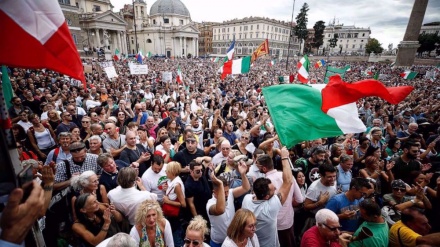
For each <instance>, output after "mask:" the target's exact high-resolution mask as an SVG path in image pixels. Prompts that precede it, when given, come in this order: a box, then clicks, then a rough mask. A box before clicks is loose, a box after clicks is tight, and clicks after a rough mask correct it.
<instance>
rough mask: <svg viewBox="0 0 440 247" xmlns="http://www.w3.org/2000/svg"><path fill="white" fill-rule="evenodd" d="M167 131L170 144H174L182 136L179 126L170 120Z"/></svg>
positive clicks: (173, 120)
mask: <svg viewBox="0 0 440 247" xmlns="http://www.w3.org/2000/svg"><path fill="white" fill-rule="evenodd" d="M167 131H168V136H169V137H170V139H171V142H172V143H173V144H174V143H176V142H177V141H178V140H179V137H180V135H181V134H182V133H181V132H180V129H179V126H178V125H177V122H176V120H175V119H171V120H170V121H169V122H168V124H167Z"/></svg>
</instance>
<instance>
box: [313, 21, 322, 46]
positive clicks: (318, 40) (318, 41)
mask: <svg viewBox="0 0 440 247" xmlns="http://www.w3.org/2000/svg"><path fill="white" fill-rule="evenodd" d="M313 29H314V30H315V40H314V43H313V47H315V48H319V47H320V46H321V45H322V44H324V29H325V22H324V21H317V22H316V23H315V25H314V26H313Z"/></svg>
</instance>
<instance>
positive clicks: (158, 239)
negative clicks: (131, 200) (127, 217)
mask: <svg viewBox="0 0 440 247" xmlns="http://www.w3.org/2000/svg"><path fill="white" fill-rule="evenodd" d="M135 221H136V224H135V225H134V226H133V228H131V231H130V236H131V237H132V238H133V239H134V240H135V241H136V242H137V243H138V244H139V246H141V247H144V246H155V247H173V246H174V240H173V232H172V230H171V225H170V222H169V221H168V220H167V219H165V218H164V217H163V213H162V208H161V207H160V205H159V203H158V202H157V201H152V200H145V201H143V202H142V203H141V204H140V205H139V206H138V208H137V211H136V217H135Z"/></svg>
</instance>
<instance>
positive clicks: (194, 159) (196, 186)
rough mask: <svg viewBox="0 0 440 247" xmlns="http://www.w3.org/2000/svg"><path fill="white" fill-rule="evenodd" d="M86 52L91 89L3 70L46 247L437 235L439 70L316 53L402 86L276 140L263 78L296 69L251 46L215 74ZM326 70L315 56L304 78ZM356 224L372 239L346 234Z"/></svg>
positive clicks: (51, 75)
mask: <svg viewBox="0 0 440 247" xmlns="http://www.w3.org/2000/svg"><path fill="white" fill-rule="evenodd" d="M83 62H84V64H89V65H92V66H93V71H92V73H86V85H87V90H86V89H85V88H83V85H82V83H81V82H78V81H76V80H72V79H70V78H68V77H65V76H62V75H60V74H58V73H56V72H53V71H49V70H27V69H20V68H9V69H10V75H9V76H10V78H11V84H12V87H13V90H14V94H15V95H14V97H13V98H12V101H11V103H12V107H11V108H10V109H9V110H8V112H9V117H10V118H11V120H12V123H13V126H12V130H13V134H14V137H15V140H16V145H17V149H18V152H19V158H20V161H22V162H31V163H32V164H33V165H34V167H35V173H36V180H38V182H39V183H41V184H42V186H43V188H44V191H45V192H46V191H52V190H53V192H52V198H50V195H49V197H47V196H46V201H49V200H50V199H51V203H50V204H49V203H48V205H46V207H49V208H48V210H47V211H46V213H45V214H42V215H39V216H43V215H44V217H43V218H40V220H39V222H40V226H41V228H42V229H43V235H44V238H45V241H46V244H47V246H67V244H71V245H76V246H115V245H111V243H109V242H111V241H121V239H124V241H125V240H126V239H128V240H127V242H130V241H134V242H133V243H132V244H134V245H135V246H179V247H180V246H202V245H204V246H213V247H215V246H226V247H228V246H253V247H256V246H308V247H311V246H362V245H365V246H416V245H421V244H427V245H431V246H438V245H440V241H439V239H440V233H439V232H440V214H439V212H438V210H437V211H436V210H435V209H436V208H439V206H440V199H439V197H438V196H437V195H438V193H439V191H440V178H439V174H440V154H439V153H438V152H439V151H440V141H439V139H440V137H439V134H440V127H439V120H440V114H439V108H440V80H439V78H440V76H438V75H439V74H440V73H439V68H436V67H435V66H413V67H412V68H411V70H412V71H416V72H418V73H419V74H418V77H416V78H415V79H413V80H404V79H403V78H401V76H400V74H401V73H402V72H403V69H398V68H393V67H392V66H390V64H386V63H367V62H331V61H327V64H329V65H330V66H332V67H345V66H346V65H350V71H348V72H346V74H345V77H344V81H346V82H348V83H351V82H356V81H360V80H362V79H366V78H372V77H373V75H374V74H376V73H377V74H378V75H379V79H380V81H382V82H383V83H384V84H385V85H386V86H388V87H390V86H402V85H411V86H414V90H413V92H412V93H411V94H410V95H409V96H408V97H407V98H406V99H405V100H404V101H402V102H401V103H399V104H397V105H391V104H389V103H387V102H385V101H383V100H382V99H380V98H376V97H371V98H364V99H361V100H359V101H358V102H357V105H358V111H359V117H360V118H361V119H362V121H363V122H364V123H365V125H366V126H367V131H366V132H365V133H350V134H346V135H341V136H335V137H325V138H321V139H317V140H311V141H305V142H302V143H298V144H297V145H295V146H294V147H291V148H290V149H287V148H285V147H283V146H282V144H281V143H280V141H279V138H278V135H277V133H276V129H275V128H274V125H273V121H272V119H271V116H270V112H269V111H268V109H267V106H266V104H265V100H264V95H263V94H262V90H261V89H262V88H263V87H267V86H271V85H276V84H279V83H280V80H279V77H280V76H288V75H291V74H293V75H294V74H295V73H296V66H294V65H293V64H290V65H289V66H287V67H288V69H287V70H286V61H284V60H281V61H279V63H275V65H273V66H272V65H270V61H269V60H267V59H264V58H260V59H258V60H256V61H255V63H254V64H253V65H252V67H251V70H250V72H249V74H243V75H230V76H228V77H227V78H226V79H225V80H220V75H219V74H218V72H217V71H218V68H219V66H220V64H218V63H214V62H212V61H211V60H208V59H197V58H193V59H166V58H163V59H162V58H155V59H146V60H144V63H145V64H147V65H148V70H149V73H148V74H146V75H131V74H130V70H129V66H128V62H131V61H129V60H126V59H121V60H119V61H114V62H113V65H114V66H115V69H116V72H117V74H118V76H117V77H116V78H113V79H111V80H110V79H108V78H107V77H106V74H105V73H104V72H102V69H101V68H99V64H98V62H97V61H95V60H84V61H83ZM312 62H313V61H312ZM178 68H180V69H181V71H182V75H183V82H182V83H177V82H176V80H175V78H176V76H177V69H178ZM367 70H368V71H370V73H366V71H367ZM166 71H169V72H172V73H173V80H172V81H167V82H165V81H163V79H162V75H163V74H162V72H166ZM428 71H429V72H431V71H432V72H433V73H435V74H436V75H437V76H434V77H433V78H425V77H424V75H425V74H426V73H427V72H428ZM325 72H326V67H321V68H314V67H311V68H310V80H311V81H313V82H316V83H322V82H323V80H324V76H325ZM435 74H434V75H435ZM283 83H287V82H283ZM304 114H305V115H306V114H307V109H304ZM316 121H318V122H319V119H317V120H316ZM285 124H287V125H288V124H289V123H285ZM47 167H50V168H52V169H48V168H47ZM365 229H368V231H369V233H372V234H373V237H370V238H366V239H360V238H358V237H359V236H360V235H362V234H363V233H365V231H367V230H365ZM342 232H343V233H342ZM117 233H127V234H129V235H130V236H131V237H127V236H126V235H123V234H117ZM367 235H368V234H367ZM356 238H358V239H356ZM127 246H128V245H127Z"/></svg>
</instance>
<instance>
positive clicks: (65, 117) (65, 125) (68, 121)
mask: <svg viewBox="0 0 440 247" xmlns="http://www.w3.org/2000/svg"><path fill="white" fill-rule="evenodd" d="M73 127H78V126H77V125H76V124H75V123H74V122H72V114H71V113H70V112H68V111H65V112H63V113H62V114H61V123H60V124H58V127H57V129H56V130H55V133H56V134H57V135H59V134H60V133H61V132H69V131H70V129H71V128H73Z"/></svg>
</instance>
